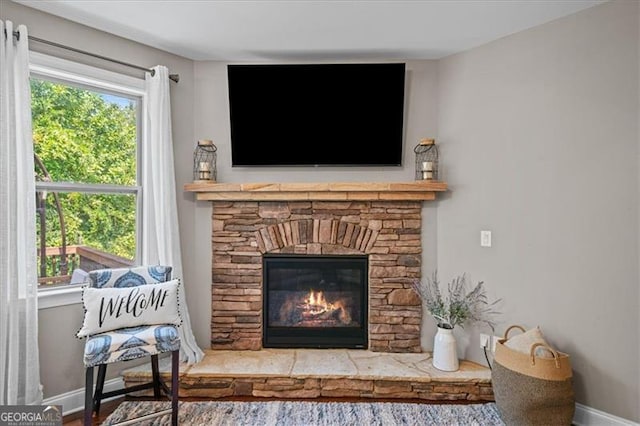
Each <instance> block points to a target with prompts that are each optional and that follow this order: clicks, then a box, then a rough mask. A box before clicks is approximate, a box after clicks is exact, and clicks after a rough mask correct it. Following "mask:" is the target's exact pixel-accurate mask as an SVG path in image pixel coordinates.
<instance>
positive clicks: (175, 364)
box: [171, 350, 180, 426]
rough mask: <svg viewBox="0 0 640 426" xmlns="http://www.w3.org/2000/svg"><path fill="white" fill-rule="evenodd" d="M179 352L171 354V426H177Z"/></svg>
mask: <svg viewBox="0 0 640 426" xmlns="http://www.w3.org/2000/svg"><path fill="white" fill-rule="evenodd" d="M179 362H180V351H179V350H177V351H173V352H172V353H171V426H178V391H179V389H178V376H179V375H180V369H179V368H180V365H179Z"/></svg>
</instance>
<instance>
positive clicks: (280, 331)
mask: <svg viewBox="0 0 640 426" xmlns="http://www.w3.org/2000/svg"><path fill="white" fill-rule="evenodd" d="M368 270H369V268H368V259H367V256H350V255H349V256H310V255H298V256H296V255H265V256H263V274H264V275H263V278H264V279H263V283H264V284H263V285H264V290H263V303H264V305H263V307H264V309H263V313H264V323H263V324H264V327H263V347H265V348H285V347H286V348H357V349H366V348H367V330H368V326H367V317H368V315H367V305H368V304H367V288H368V282H367V274H368Z"/></svg>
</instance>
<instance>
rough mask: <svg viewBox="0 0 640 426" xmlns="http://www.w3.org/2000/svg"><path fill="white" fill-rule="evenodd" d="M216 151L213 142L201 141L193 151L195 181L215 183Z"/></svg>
mask: <svg viewBox="0 0 640 426" xmlns="http://www.w3.org/2000/svg"><path fill="white" fill-rule="evenodd" d="M216 151H217V148H216V146H215V145H214V144H213V141H211V140H208V139H200V140H199V141H198V144H197V145H196V149H195V150H194V151H193V181H194V182H215V180H216Z"/></svg>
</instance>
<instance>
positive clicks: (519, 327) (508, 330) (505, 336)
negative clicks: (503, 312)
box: [504, 325, 524, 340]
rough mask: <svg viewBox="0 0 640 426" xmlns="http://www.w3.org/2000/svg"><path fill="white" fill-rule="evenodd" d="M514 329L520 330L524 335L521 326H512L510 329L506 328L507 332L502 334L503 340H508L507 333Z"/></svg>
mask: <svg viewBox="0 0 640 426" xmlns="http://www.w3.org/2000/svg"><path fill="white" fill-rule="evenodd" d="M514 328H518V329H520V331H522V332H523V333H524V327H523V326H521V325H512V326H511V327H509V328H507V331H505V332H504V338H505V340H506V339H508V338H509V332H510V331H511V330H513V329H514Z"/></svg>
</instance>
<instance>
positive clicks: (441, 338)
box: [433, 327, 460, 371]
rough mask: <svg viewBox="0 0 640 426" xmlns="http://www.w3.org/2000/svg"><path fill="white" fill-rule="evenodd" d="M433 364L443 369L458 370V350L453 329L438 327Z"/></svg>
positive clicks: (434, 340)
mask: <svg viewBox="0 0 640 426" xmlns="http://www.w3.org/2000/svg"><path fill="white" fill-rule="evenodd" d="M433 366H434V367H435V368H437V369H438V370H442V371H458V368H459V367H460V364H459V362H458V350H457V349H456V338H455V336H454V335H453V330H450V329H447V328H442V327H438V332H437V333H436V336H435V338H434V339H433Z"/></svg>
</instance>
